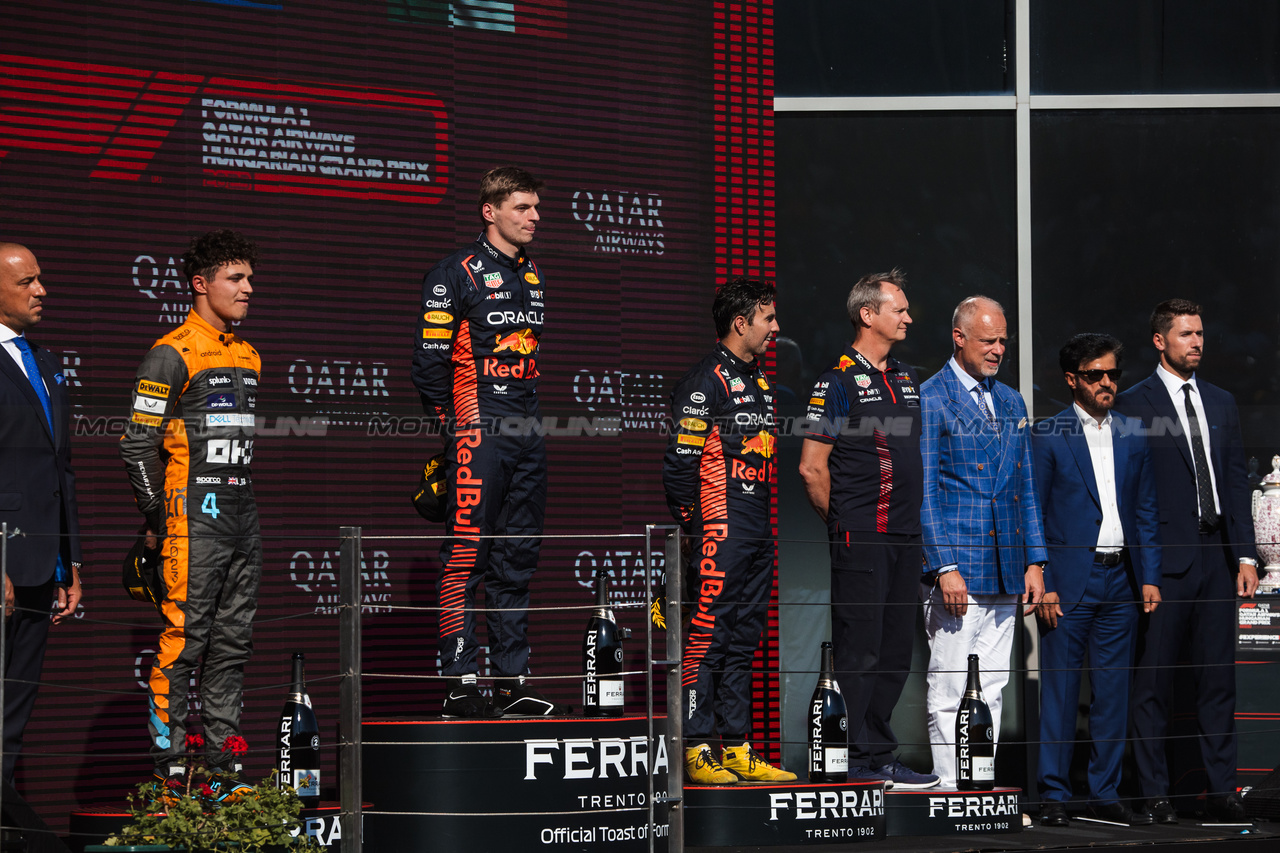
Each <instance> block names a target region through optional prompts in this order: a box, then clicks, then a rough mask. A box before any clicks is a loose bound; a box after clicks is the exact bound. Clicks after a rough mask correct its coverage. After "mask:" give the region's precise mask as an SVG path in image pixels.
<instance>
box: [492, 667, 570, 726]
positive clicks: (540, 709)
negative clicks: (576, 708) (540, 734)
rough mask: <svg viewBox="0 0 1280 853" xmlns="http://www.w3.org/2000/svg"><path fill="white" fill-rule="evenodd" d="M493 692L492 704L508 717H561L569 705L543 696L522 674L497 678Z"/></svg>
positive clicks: (566, 712) (567, 711)
mask: <svg viewBox="0 0 1280 853" xmlns="http://www.w3.org/2000/svg"><path fill="white" fill-rule="evenodd" d="M496 685H497V689H496V691H495V692H494V694H493V704H494V705H496V706H497V707H498V708H501V709H502V713H504V714H506V715H507V716H508V717H563V716H564V715H566V714H568V713H569V706H567V705H557V704H556V703H555V702H552V701H551V700H550V699H548V698H547V697H546V696H543V695H542V694H541V693H540V692H539V691H538V690H537V689H536V688H535V687H534V686H533V685H532V684H527V683H526V682H525V680H524V676H523V675H521V676H517V677H516V678H499V679H498V680H497V681H496Z"/></svg>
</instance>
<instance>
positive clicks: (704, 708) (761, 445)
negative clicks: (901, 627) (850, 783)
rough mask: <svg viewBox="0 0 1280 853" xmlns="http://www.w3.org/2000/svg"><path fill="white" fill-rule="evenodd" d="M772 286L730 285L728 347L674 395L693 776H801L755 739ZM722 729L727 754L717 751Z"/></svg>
mask: <svg viewBox="0 0 1280 853" xmlns="http://www.w3.org/2000/svg"><path fill="white" fill-rule="evenodd" d="M774 294H775V291H774V286H773V285H772V284H768V283H765V282H760V281H754V280H749V279H734V280H733V281H731V282H729V283H728V284H726V285H725V286H724V287H722V288H720V292H719V293H717V294H716V298H715V302H714V303H713V305H712V308H711V313H712V315H713V317H714V318H715V322H716V334H717V335H719V337H720V343H719V344H718V345H717V346H716V348H715V350H714V351H713V352H712V353H711V354H710V355H708V356H707V357H706V358H704V359H702V361H700V362H698V363H697V364H696V365H694V367H693V369H692V370H690V371H689V372H688V373H686V374H685V375H684V377H683V378H682V379H681V380H680V381H679V382H678V383H676V387H675V390H674V391H673V392H672V393H671V416H672V426H673V429H672V430H671V434H670V439H669V441H668V443H667V453H666V456H665V458H664V460H663V465H662V483H663V487H664V488H665V489H666V493H667V506H668V507H669V508H670V509H671V514H672V515H674V516H675V518H676V520H677V521H679V522H680V526H681V528H682V529H683V530H684V531H685V533H687V534H689V535H690V536H692V537H693V539H692V542H693V545H694V548H693V560H692V564H691V565H690V567H689V572H690V573H691V574H693V578H692V581H693V583H692V586H693V589H694V590H696V596H697V597H696V600H695V601H693V602H692V614H691V616H690V619H689V623H688V627H687V630H686V633H685V642H684V654H683V658H684V661H683V665H682V667H681V679H680V681H681V686H682V688H683V690H684V693H685V699H684V701H683V703H682V704H683V705H684V707H685V709H686V711H685V720H684V739H685V744H686V748H685V772H686V774H687V775H688V778H689V781H690V782H693V783H695V784H705V785H728V784H733V783H736V782H738V781H740V780H742V781H749V782H787V781H792V780H794V779H795V778H796V776H795V774H794V773H789V772H787V771H786V770H782V769H780V768H777V767H773V766H772V765H770V764H769V763H768V762H767V761H766V760H765V759H764V758H762V757H761V756H760V755H759V754H758V753H757V752H756V751H755V750H754V749H752V748H751V744H750V743H748V742H747V731H748V729H749V728H750V724H751V664H752V661H753V659H754V658H755V653H756V647H757V646H759V645H760V632H761V629H762V628H763V627H764V620H765V616H766V615H767V612H768V601H769V594H770V592H771V591H772V589H773V564H774V540H773V536H772V533H771V530H770V524H769V499H770V496H771V494H772V491H773V485H772V483H773V467H774V462H773V457H774V448H775V446H776V444H777V427H776V425H775V423H774V404H773V389H772V388H771V387H770V386H769V381H768V380H767V379H766V378H765V375H764V373H763V371H761V369H760V362H759V357H760V356H761V355H763V354H764V353H765V351H766V350H767V349H768V347H769V341H770V340H772V339H773V337H774V335H776V334H777V332H778V322H777V312H776V310H775V308H774ZM717 733H718V734H719V739H720V741H721V746H722V748H721V757H720V759H719V760H717V759H716V756H715V753H714V752H712V749H711V742H712V741H714V740H715V739H716V735H717ZM689 744H692V745H691V746H690V745H689Z"/></svg>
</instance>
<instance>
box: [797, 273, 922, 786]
mask: <svg viewBox="0 0 1280 853" xmlns="http://www.w3.org/2000/svg"><path fill="white" fill-rule="evenodd" d="M905 286H906V278H905V277H904V276H903V275H902V273H901V272H900V271H898V270H893V271H891V272H887V273H874V274H872V275H867V276H863V277H862V278H861V279H860V280H859V281H858V282H857V283H856V284H855V285H854V286H853V288H852V289H851V290H850V291H849V297H848V299H847V301H846V308H847V309H848V313H849V320H850V322H851V323H853V327H854V329H856V330H857V331H856V334H855V336H854V340H853V343H852V344H850V345H848V346H846V347H845V349H844V353H843V354H842V355H841V356H840V357H839V358H838V359H837V360H836V362H835V364H833V365H831V367H829V368H827V369H826V370H825V371H823V372H822V373H821V374H820V375H819V376H818V381H817V383H816V384H815V385H814V388H813V393H812V394H811V395H810V396H809V408H808V415H807V417H806V418H805V441H804V445H803V447H802V449H801V452H800V477H801V479H803V480H804V484H805V493H806V494H807V496H808V498H809V502H810V503H811V504H812V505H813V508H814V509H815V510H817V512H818V515H820V516H821V517H822V519H823V521H825V522H826V523H827V535H828V540H829V542H830V547H831V640H832V645H833V646H834V650H835V668H836V678H837V679H838V681H839V683H840V692H841V693H843V694H844V697H845V701H846V702H847V703H848V710H849V756H848V761H849V765H848V771H849V779H850V780H855V779H858V780H874V781H883V782H885V784H886V787H897V788H931V787H933V786H935V785H937V784H938V781H939V779H938V777H937V776H935V775H933V774H932V773H917V772H916V771H915V770H912V769H911V768H910V767H908V766H906V765H905V764H903V763H902V762H901V761H899V760H898V759H897V758H896V757H895V756H894V752H895V751H896V750H897V749H898V738H897V736H896V735H895V734H894V731H893V728H892V726H890V724H889V720H890V718H891V717H892V715H893V709H894V707H895V706H896V705H897V704H898V698H899V696H901V695H902V687H903V685H904V684H906V681H907V673H908V672H909V671H910V669H911V645H912V635H913V632H914V630H915V624H916V609H917V607H918V606H919V604H918V598H917V596H918V591H917V590H918V586H919V582H920V561H921V558H922V542H921V533H920V503H921V501H922V500H923V498H924V465H923V462H922V461H921V458H920V382H919V379H918V377H917V376H916V373H915V371H914V370H913V369H912V368H910V367H908V366H906V365H905V364H903V363H901V362H900V361H898V360H897V359H896V358H894V357H893V356H892V355H890V354H889V352H890V350H891V349H892V348H893V346H894V344H896V343H897V342H899V341H901V340H903V339H905V338H906V336H907V327H908V326H909V325H910V324H911V314H910V313H909V311H908V308H909V305H908V303H907V297H906V294H905V293H904V292H903V288H904V287H905Z"/></svg>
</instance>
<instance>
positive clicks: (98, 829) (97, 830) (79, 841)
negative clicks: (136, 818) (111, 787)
mask: <svg viewBox="0 0 1280 853" xmlns="http://www.w3.org/2000/svg"><path fill="white" fill-rule="evenodd" d="M371 805H372V803H367V804H366V807H369V806H371ZM338 811H339V804H338V802H337V801H336V800H335V801H330V800H321V801H320V805H319V806H317V807H316V808H314V809H303V810H302V812H301V813H300V814H299V815H298V816H299V818H301V820H302V825H303V828H304V831H305V832H306V833H307V835H309V836H311V837H312V838H314V839H315V840H316V843H317V844H319V845H320V846H321V847H326V848H328V851H329V853H341V851H342V828H341V826H340V824H339V821H338ZM129 820H130V815H129V813H128V812H126V811H124V810H122V809H121V808H120V807H119V805H118V804H117V803H111V804H109V805H106V806H104V807H102V808H84V809H78V810H76V811H73V812H71V817H70V821H69V823H68V827H67V828H68V830H69V831H70V837H69V838H68V839H67V846H68V847H70V848H71V850H72V851H73V853H80V851H83V850H84V849H85V847H93V846H95V845H100V844H101V843H102V842H103V841H105V840H106V838H107V836H109V835H114V834H115V833H116V832H117V831H119V830H120V828H121V827H123V826H124V825H125V824H126V823H128V822H129ZM111 849H113V850H122V849H124V848H120V847H114V848H111Z"/></svg>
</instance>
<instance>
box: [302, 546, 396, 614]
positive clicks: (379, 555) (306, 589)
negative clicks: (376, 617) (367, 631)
mask: <svg viewBox="0 0 1280 853" xmlns="http://www.w3.org/2000/svg"><path fill="white" fill-rule="evenodd" d="M339 558H340V554H339V553H338V552H337V551H294V552H293V556H292V557H290V558H289V580H291V581H292V582H293V585H294V586H296V587H297V588H298V589H300V590H301V591H302V592H303V593H304V594H305V595H307V596H308V597H309V598H310V599H311V600H312V601H313V603H314V604H315V612H316V614H317V615H320V616H336V615H337V614H338V611H339V610H341V596H340V595H339V594H338V570H339V568H340V566H339V562H338V561H339ZM360 578H361V585H360V589H361V591H360V611H361V612H362V613H389V612H391V596H392V585H391V555H390V554H389V553H388V552H386V551H374V552H373V553H372V560H368V559H366V558H365V555H364V552H363V551H361V552H360Z"/></svg>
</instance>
